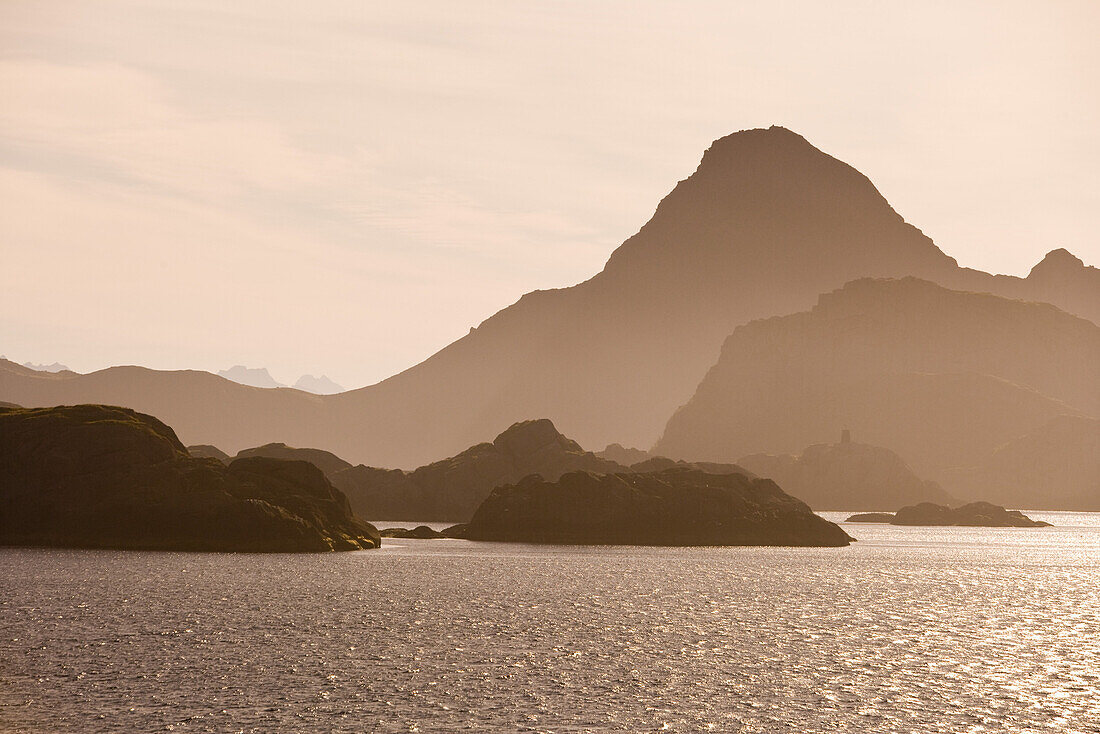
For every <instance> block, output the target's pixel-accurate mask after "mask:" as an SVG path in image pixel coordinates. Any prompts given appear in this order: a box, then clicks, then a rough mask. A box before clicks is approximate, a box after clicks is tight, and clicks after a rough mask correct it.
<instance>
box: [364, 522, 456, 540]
mask: <svg viewBox="0 0 1100 734" xmlns="http://www.w3.org/2000/svg"><path fill="white" fill-rule="evenodd" d="M379 532H381V533H382V537H383V538H413V539H415V540H436V539H438V538H446V537H447V536H446V535H444V534H443V533H441V532H439V531H438V530H432V529H431V528H430V527H428V526H427V525H417V526H416V527H415V528H412V529H411V530H410V529H409V528H384V529H383V530H381V531H379Z"/></svg>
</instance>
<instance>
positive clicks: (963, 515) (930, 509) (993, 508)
mask: <svg viewBox="0 0 1100 734" xmlns="http://www.w3.org/2000/svg"><path fill="white" fill-rule="evenodd" d="M845 522H883V523H890V524H891V525H921V526H952V525H955V526H965V527H984V528H1048V527H1050V523H1049V522H1043V521H1042V520H1032V519H1031V518H1029V517H1028V516H1027V515H1025V514H1024V513H1022V512H1020V511H1019V510H1006V509H1005V508H1003V507H1001V506H1000V505H994V504H992V503H989V502H971V503H970V504H968V505H963V506H962V507H955V508H951V507H948V506H946V505H937V504H934V503H932V502H921V503H920V504H916V505H910V506H908V507H903V508H901V509H900V510H898V511H897V512H896V513H891V512H863V513H859V514H856V515H852V516H851V517H849V518H848V519H847V520H845Z"/></svg>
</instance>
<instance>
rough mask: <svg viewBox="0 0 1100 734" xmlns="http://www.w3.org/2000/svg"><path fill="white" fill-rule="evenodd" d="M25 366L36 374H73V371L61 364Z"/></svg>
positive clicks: (28, 363)
mask: <svg viewBox="0 0 1100 734" xmlns="http://www.w3.org/2000/svg"><path fill="white" fill-rule="evenodd" d="M23 366H24V367H26V368H28V369H32V370H34V371H35V372H71V370H70V369H69V368H68V367H66V366H65V365H63V364H61V363H60V362H54V363H53V364H34V363H33V362H24V363H23Z"/></svg>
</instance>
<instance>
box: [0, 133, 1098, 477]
mask: <svg viewBox="0 0 1100 734" xmlns="http://www.w3.org/2000/svg"><path fill="white" fill-rule="evenodd" d="M1056 253H1057V251H1056ZM1056 253H1052V255H1051V256H1048V258H1047V260H1049V261H1050V262H1047V260H1044V263H1046V264H1045V265H1042V267H1040V266H1036V271H1034V272H1033V273H1032V274H1031V276H1029V277H1028V278H1027V279H1022V278H1009V277H1004V276H996V277H994V276H990V275H988V274H985V273H981V272H978V271H973V270H967V269H962V268H959V267H958V265H957V264H956V262H955V261H954V260H953V259H952V258H950V257H948V256H947V255H945V254H944V253H942V252H941V251H940V250H939V249H938V248H937V247H936V246H935V245H934V244H933V243H932V241H931V240H930V239H928V238H927V237H926V236H924V235H923V234H922V233H921V232H920V230H918V229H916V228H915V227H913V226H912V225H910V224H907V223H906V222H905V221H904V220H903V219H902V217H901V216H900V215H898V213H897V212H895V211H894V210H893V209H892V208H891V207H890V205H889V204H888V203H887V202H886V200H885V199H884V198H883V197H882V195H881V194H880V193H879V192H878V191H877V190H876V189H875V187H874V185H873V184H872V183H871V182H870V181H869V180H868V179H867V178H866V177H865V176H863V175H862V174H860V173H859V172H858V171H856V170H855V169H853V168H852V167H850V166H848V165H847V164H845V163H842V162H841V161H838V160H836V159H835V158H833V157H831V156H829V155H826V154H825V153H823V152H821V151H820V150H818V149H816V148H814V147H813V146H812V145H811V144H810V143H808V142H807V141H806V140H805V139H804V138H802V137H801V136H799V135H797V134H795V133H793V132H791V131H789V130H785V129H783V128H777V127H773V128H770V129H767V130H746V131H743V132H739V133H735V134H733V135H729V136H726V137H724V138H721V139H719V140H717V141H715V142H714V144H713V145H712V146H711V147H710V148H709V149H708V150H707V151H706V153H705V154H704V155H703V159H702V162H701V163H700V164H699V167H698V169H697V170H696V171H695V173H694V174H692V175H691V176H690V177H689V178H687V179H685V180H683V181H681V182H680V183H679V184H678V185H677V186H676V187H675V189H674V190H673V191H672V192H671V193H670V194H669V195H668V196H667V197H665V199H664V200H663V201H661V203H660V205H659V206H658V207H657V210H656V212H655V213H654V215H653V217H652V218H651V219H650V221H649V222H648V223H646V224H645V226H643V227H642V228H641V230H640V231H639V232H638V233H637V234H635V235H634V236H632V237H630V238H629V239H628V240H626V241H625V242H624V243H623V244H622V246H620V247H619V248H618V249H617V250H616V251H615V252H614V253H613V254H612V255H611V257H610V259H609V260H608V262H607V265H606V267H605V268H604V269H603V271H601V272H600V273H598V274H597V275H595V276H594V277H593V278H591V279H590V280H588V281H585V282H583V283H581V284H579V285H576V286H573V287H571V288H563V289H558V290H550V291H535V292H532V293H529V294H527V295H525V296H524V297H523V298H521V299H520V300H519V301H518V302H517V303H515V304H513V305H512V306H510V307H508V308H505V309H504V310H502V311H500V312H499V313H497V314H496V315H494V316H493V317H491V318H489V319H488V320H486V321H485V322H484V323H482V324H481V325H480V326H479V327H478V328H476V329H473V330H472V331H471V332H470V333H469V334H468V335H467V336H465V337H463V338H461V339H459V340H458V341H456V342H454V343H453V344H451V345H449V346H447V347H446V348H444V349H442V350H441V351H439V352H438V353H436V354H435V355H433V356H432V357H430V358H429V359H427V360H425V361H424V362H422V363H421V364H418V365H416V366H414V367H412V368H410V369H408V370H406V371H404V372H402V373H400V374H398V375H395V376H393V377H391V378H389V379H387V380H385V381H383V382H381V383H378V384H376V385H373V386H370V387H366V388H362V389H359V390H354V391H349V392H345V393H341V394H339V395H332V396H325V397H324V398H321V399H320V400H319V402H308V401H306V400H303V399H302V397H299V396H294V397H291V396H288V395H287V394H282V393H284V392H285V393H291V392H293V391H265V392H264V393H261V394H251V393H245V392H232V391H229V390H228V389H226V388H225V386H224V385H221V384H217V383H212V382H203V381H202V380H200V379H198V378H195V377H194V376H193V375H190V374H188V373H157V374H158V375H165V376H167V375H171V377H166V378H165V379H163V381H161V378H159V377H153V376H150V375H135V374H134V373H133V372H132V368H125V369H128V370H131V371H130V372H112V371H111V370H108V371H106V372H105V373H96V374H95V375H94V376H92V375H89V376H78V377H73V378H72V380H70V381H64V382H56V383H53V384H32V383H35V382H36V381H37V380H36V378H35V377H34V376H33V375H16V374H14V373H11V372H6V371H3V370H0V399H4V400H11V401H13V402H16V403H19V404H22V405H51V404H56V403H59V402H74V401H97V402H112V403H121V404H124V405H128V406H132V407H134V408H137V409H139V410H143V411H145V412H151V413H154V414H156V415H160V416H162V417H164V418H165V419H166V420H169V421H170V422H171V423H172V424H173V425H174V426H176V428H177V430H179V431H180V435H181V436H184V439H185V441H187V442H188V443H213V444H216V445H218V446H221V447H223V448H225V449H227V450H230V451H235V450H238V449H240V448H244V447H246V446H255V445H257V444H263V443H269V442H272V441H286V442H289V443H291V444H295V445H303V446H316V447H321V448H324V449H327V450H330V451H333V452H335V453H337V454H339V455H340V456H344V457H347V458H348V459H351V460H353V461H361V462H364V463H372V464H379V465H384V466H403V467H409V466H416V465H418V464H422V463H424V462H426V461H431V460H434V459H437V458H439V457H441V456H447V455H453V454H455V453H457V452H458V451H461V450H462V449H463V448H464V447H466V446H469V445H470V444H471V443H473V442H475V441H477V440H479V438H480V437H482V436H486V435H494V434H496V433H498V432H499V431H501V430H503V429H504V428H506V427H507V426H509V425H511V424H512V423H514V422H516V421H519V420H523V419H525V418H527V417H529V416H532V415H539V416H548V417H550V418H552V419H553V420H554V421H555V423H556V424H557V425H558V426H559V427H561V429H562V430H563V431H565V432H566V433H567V434H569V435H571V436H575V437H576V438H577V439H578V440H579V441H580V442H581V443H582V444H583V445H587V446H603V445H606V444H608V443H610V442H612V441H615V442H620V443H622V444H624V445H633V446H649V445H651V444H652V443H653V442H654V441H655V440H656V439H657V438H658V436H659V435H660V432H661V429H662V427H663V426H664V424H665V423H666V421H667V419H668V416H669V415H671V414H672V412H673V411H674V410H675V409H676V408H677V407H679V406H680V405H682V404H683V403H684V402H685V401H686V400H687V399H688V398H689V397H690V396H691V394H692V392H693V391H694V389H695V387H696V385H697V384H698V383H699V380H700V379H701V378H702V377H703V375H704V374H705V372H706V370H707V369H708V368H709V367H710V366H711V365H712V364H713V363H714V360H715V359H716V358H717V356H718V352H719V348H720V345H721V344H722V341H723V340H724V339H725V337H726V336H728V335H729V333H730V332H731V331H732V330H733V329H734V328H735V327H737V326H738V325H740V324H743V323H746V322H748V321H751V320H753V319H758V318H764V317H768V316H772V315H775V314H782V313H791V312H795V311H798V310H801V309H805V308H809V307H810V306H812V305H813V303H814V301H815V299H816V298H817V295H818V294H819V293H822V292H828V291H830V290H832V289H835V288H839V287H840V286H841V285H843V284H844V283H846V282H848V281H850V280H853V279H856V278H860V277H864V276H875V277H897V276H905V275H916V276H919V277H922V278H925V279H929V280H932V281H935V282H939V283H941V284H944V285H948V286H951V287H956V288H966V289H972V290H991V291H996V292H1003V293H1005V294H1006V295H1011V296H1013V297H1022V298H1029V299H1037V298H1043V299H1047V300H1051V301H1053V302H1054V303H1055V304H1057V305H1061V306H1064V307H1066V308H1072V309H1074V310H1075V311H1076V312H1077V313H1078V314H1080V315H1082V316H1085V317H1087V318H1092V319H1095V320H1097V321H1100V288H1098V287H1097V286H1096V283H1097V279H1096V275H1097V272H1098V271H1096V269H1095V268H1085V267H1084V265H1083V264H1081V263H1080V262H1079V261H1074V260H1073V259H1072V256H1069V257H1068V258H1067V257H1065V256H1061V255H1057V254H1056ZM1067 255H1068V253H1067ZM353 306H354V304H349V307H353ZM154 383H155V384H154ZM830 435H832V433H831V432H830ZM802 445H805V444H802Z"/></svg>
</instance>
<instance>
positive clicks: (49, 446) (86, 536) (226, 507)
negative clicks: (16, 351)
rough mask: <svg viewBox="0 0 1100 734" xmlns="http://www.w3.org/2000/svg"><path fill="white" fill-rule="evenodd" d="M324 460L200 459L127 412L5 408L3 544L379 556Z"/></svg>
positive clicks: (373, 536) (374, 534)
mask: <svg viewBox="0 0 1100 734" xmlns="http://www.w3.org/2000/svg"><path fill="white" fill-rule="evenodd" d="M380 542H381V540H380V536H379V535H378V531H377V530H376V529H375V528H374V527H373V526H372V525H370V524H369V523H366V522H364V521H362V520H360V519H359V518H357V517H355V516H354V515H353V514H352V512H351V507H350V505H349V504H348V500H347V497H345V496H344V495H343V493H341V492H340V491H338V490H336V489H334V488H333V486H332V485H331V483H330V482H329V481H328V480H327V479H326V478H325V476H324V474H323V473H322V472H321V471H320V470H319V469H317V468H316V467H315V466H313V465H312V464H308V463H306V462H302V461H281V460H277V459H267V458H259V457H256V458H249V459H239V460H237V461H234V462H233V463H232V464H230V465H229V466H228V467H226V466H225V465H223V464H222V463H221V462H220V461H218V460H217V459H213V458H194V457H192V456H190V455H189V454H188V452H187V450H186V449H185V448H184V447H183V445H182V444H181V443H180V442H179V440H178V439H177V438H176V435H175V433H174V432H173V431H172V429H171V428H169V427H168V426H166V425H165V424H164V423H162V422H160V421H159V420H157V419H156V418H153V417H152V416H148V415H143V414H141V413H137V412H135V411H132V410H128V409H126V408H117V407H112V406H105V405H77V406H64V407H56V408H41V409H35V410H10V409H5V410H0V544H4V545H50V546H67V547H86V548H122V549H150V550H190V551H269V552H295V551H330V550H358V549H361V548H376V547H378V545H379V544H380Z"/></svg>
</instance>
